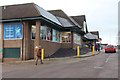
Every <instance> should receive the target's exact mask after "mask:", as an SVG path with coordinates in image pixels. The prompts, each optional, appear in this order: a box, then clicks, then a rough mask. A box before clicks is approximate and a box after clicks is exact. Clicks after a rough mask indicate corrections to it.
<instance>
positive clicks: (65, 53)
mask: <svg viewBox="0 0 120 80" xmlns="http://www.w3.org/2000/svg"><path fill="white" fill-rule="evenodd" d="M80 51H81V55H83V54H87V53H88V52H90V51H91V49H89V48H81V50H80ZM75 55H77V50H76V49H72V48H60V49H59V50H58V51H56V52H55V53H54V54H53V55H51V56H49V57H50V58H61V57H72V56H75Z"/></svg>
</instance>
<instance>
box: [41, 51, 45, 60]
mask: <svg viewBox="0 0 120 80" xmlns="http://www.w3.org/2000/svg"><path fill="white" fill-rule="evenodd" d="M44 56H45V55H44V49H42V53H41V59H42V60H44Z"/></svg>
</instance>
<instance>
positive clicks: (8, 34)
mask: <svg viewBox="0 0 120 80" xmlns="http://www.w3.org/2000/svg"><path fill="white" fill-rule="evenodd" d="M22 37H23V34H22V23H5V24H4V39H22Z"/></svg>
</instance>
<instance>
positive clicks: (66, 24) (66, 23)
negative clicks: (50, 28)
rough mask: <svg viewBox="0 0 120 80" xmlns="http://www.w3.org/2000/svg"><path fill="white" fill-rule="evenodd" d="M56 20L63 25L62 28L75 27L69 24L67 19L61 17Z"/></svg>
mask: <svg viewBox="0 0 120 80" xmlns="http://www.w3.org/2000/svg"><path fill="white" fill-rule="evenodd" d="M57 19H58V20H59V21H60V22H61V24H62V25H63V27H72V26H75V25H73V24H71V23H70V22H69V21H68V20H67V19H65V18H62V17H57Z"/></svg>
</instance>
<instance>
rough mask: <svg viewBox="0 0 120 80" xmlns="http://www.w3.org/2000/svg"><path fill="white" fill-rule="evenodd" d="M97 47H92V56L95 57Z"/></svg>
mask: <svg viewBox="0 0 120 80" xmlns="http://www.w3.org/2000/svg"><path fill="white" fill-rule="evenodd" d="M94 52H95V46H92V55H93V56H94Z"/></svg>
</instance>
